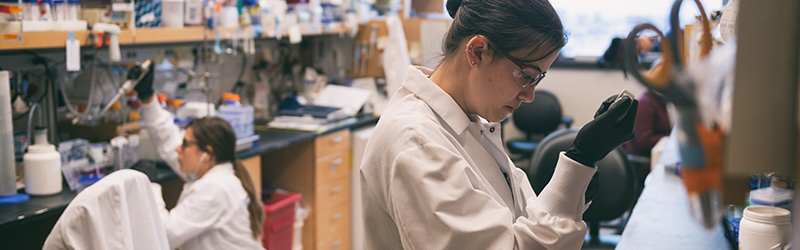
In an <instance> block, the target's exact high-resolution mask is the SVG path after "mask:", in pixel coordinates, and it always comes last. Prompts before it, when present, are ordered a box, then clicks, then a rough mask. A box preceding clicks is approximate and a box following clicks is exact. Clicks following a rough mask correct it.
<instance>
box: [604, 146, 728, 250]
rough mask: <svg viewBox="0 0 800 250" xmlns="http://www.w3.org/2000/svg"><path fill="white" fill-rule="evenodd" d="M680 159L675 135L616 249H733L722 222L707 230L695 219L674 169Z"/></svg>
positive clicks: (647, 184)
mask: <svg viewBox="0 0 800 250" xmlns="http://www.w3.org/2000/svg"><path fill="white" fill-rule="evenodd" d="M679 158H680V156H679V155H678V142H677V139H676V136H675V133H673V135H672V136H670V138H669V141H668V142H667V144H666V147H665V148H664V151H663V153H662V154H661V157H660V158H659V159H658V163H656V164H655V165H654V167H653V170H652V171H651V172H650V174H649V175H648V176H647V179H646V180H645V186H644V190H643V191H642V194H641V196H639V200H638V201H637V203H636V206H635V207H634V208H633V211H632V212H631V215H630V219H629V220H628V222H627V225H625V230H624V232H623V233H622V237H621V238H620V240H619V243H618V244H617V247H616V249H619V250H626V249H652V250H659V249H664V250H667V249H670V250H671V249H683V250H692V249H697V250H716V249H733V248H732V247H731V244H729V242H728V240H727V239H726V238H725V235H724V229H723V227H722V220H721V219H720V223H717V225H716V226H715V227H714V228H712V229H705V228H704V227H703V226H701V225H700V223H698V222H696V221H695V220H694V219H693V218H692V214H691V211H689V198H688V195H687V194H686V188H685V187H684V186H683V182H682V181H681V179H680V177H678V176H677V175H676V172H675V168H674V165H675V163H676V162H678V161H679Z"/></svg>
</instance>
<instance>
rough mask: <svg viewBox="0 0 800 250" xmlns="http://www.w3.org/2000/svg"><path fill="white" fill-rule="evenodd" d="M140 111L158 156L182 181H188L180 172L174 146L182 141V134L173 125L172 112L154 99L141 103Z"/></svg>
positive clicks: (176, 126)
mask: <svg viewBox="0 0 800 250" xmlns="http://www.w3.org/2000/svg"><path fill="white" fill-rule="evenodd" d="M142 111H143V112H142V113H143V114H142V115H143V118H144V122H145V124H146V126H147V129H148V130H147V132H148V134H149V135H150V137H151V138H150V141H152V142H153V146H155V147H156V151H157V152H158V156H159V157H161V159H163V160H164V161H166V162H167V165H169V167H170V168H172V170H173V171H174V172H175V173H176V174H177V175H178V176H179V177H181V179H183V181H188V180H189V178H188V176H187V175H186V174H185V173H183V172H181V166H180V163H179V162H178V152H175V148H177V147H178V146H180V145H181V143H183V134H182V133H181V132H180V128H179V127H178V125H175V122H174V121H173V118H172V114H170V113H169V112H167V111H166V110H164V108H162V107H161V105H159V104H158V102H156V101H153V102H150V103H147V104H144V105H142Z"/></svg>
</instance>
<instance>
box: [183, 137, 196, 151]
mask: <svg viewBox="0 0 800 250" xmlns="http://www.w3.org/2000/svg"><path fill="white" fill-rule="evenodd" d="M191 145H197V141H189V140H186V139H183V144H181V149H186V148H187V147H189V146H191Z"/></svg>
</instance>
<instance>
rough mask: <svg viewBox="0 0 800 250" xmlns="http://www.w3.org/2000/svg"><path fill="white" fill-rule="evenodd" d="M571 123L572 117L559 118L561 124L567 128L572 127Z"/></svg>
mask: <svg viewBox="0 0 800 250" xmlns="http://www.w3.org/2000/svg"><path fill="white" fill-rule="evenodd" d="M573 121H574V120H573V119H572V116H568V115H565V116H562V117H561V123H563V124H564V125H567V128H570V127H572V122H573Z"/></svg>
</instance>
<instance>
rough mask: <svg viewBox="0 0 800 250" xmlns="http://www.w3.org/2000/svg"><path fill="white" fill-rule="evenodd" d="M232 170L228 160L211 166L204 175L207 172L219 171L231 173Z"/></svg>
mask: <svg viewBox="0 0 800 250" xmlns="http://www.w3.org/2000/svg"><path fill="white" fill-rule="evenodd" d="M232 172H233V164H231V163H230V162H225V163H220V164H217V165H214V166H213V167H211V169H209V170H208V172H206V174H205V175H203V176H204V177H205V176H207V175H209V174H212V173H213V174H220V173H232Z"/></svg>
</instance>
